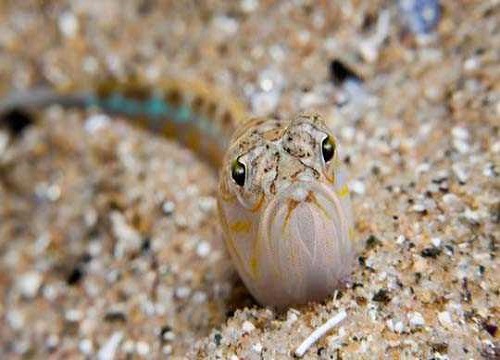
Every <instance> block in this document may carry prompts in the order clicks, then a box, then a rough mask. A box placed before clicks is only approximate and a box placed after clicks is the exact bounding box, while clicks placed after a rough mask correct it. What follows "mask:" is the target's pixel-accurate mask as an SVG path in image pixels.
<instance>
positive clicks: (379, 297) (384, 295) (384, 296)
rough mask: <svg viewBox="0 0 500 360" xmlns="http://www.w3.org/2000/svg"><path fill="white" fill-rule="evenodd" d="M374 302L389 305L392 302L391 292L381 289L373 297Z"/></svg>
mask: <svg viewBox="0 0 500 360" xmlns="http://www.w3.org/2000/svg"><path fill="white" fill-rule="evenodd" d="M372 300H373V301H376V302H381V303H384V304H387V303H389V302H390V301H391V297H390V295H389V291H387V290H386V289H380V290H379V291H377V292H376V293H375V295H373V298H372Z"/></svg>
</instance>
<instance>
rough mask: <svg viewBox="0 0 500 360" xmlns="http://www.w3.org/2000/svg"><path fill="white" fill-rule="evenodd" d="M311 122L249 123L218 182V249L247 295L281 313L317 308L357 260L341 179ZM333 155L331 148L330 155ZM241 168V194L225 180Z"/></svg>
mask: <svg viewBox="0 0 500 360" xmlns="http://www.w3.org/2000/svg"><path fill="white" fill-rule="evenodd" d="M328 136H330V137H331V138H333V134H331V132H330V130H329V129H328V128H327V126H326V125H325V123H324V121H323V120H322V118H321V117H320V116H319V115H317V114H310V115H306V114H302V115H299V116H297V117H296V118H294V119H291V120H275V119H269V118H257V119H252V120H250V121H249V122H247V123H246V124H244V125H243V126H242V127H241V128H240V129H238V130H237V131H236V133H235V134H234V135H233V137H232V140H231V142H230V146H229V148H228V150H227V152H226V155H225V157H224V161H223V165H222V169H221V174H220V180H219V213H220V218H221V222H222V226H223V229H224V232H225V235H226V238H225V240H226V245H227V249H228V251H229V253H230V254H231V257H232V259H233V262H234V264H235V266H236V268H237V269H238V272H239V274H240V276H241V277H242V279H243V281H244V283H245V284H246V286H247V287H248V289H249V290H250V292H251V293H252V295H253V296H254V297H255V298H256V299H257V301H259V302H260V303H261V304H263V305H268V306H273V307H276V308H279V309H281V308H284V307H286V306H289V305H295V304H304V303H307V302H309V301H315V300H323V299H324V298H325V297H327V296H328V295H330V294H332V293H333V291H334V290H335V289H336V288H337V287H338V286H339V285H341V282H342V281H343V280H345V279H346V277H347V276H348V275H349V273H350V271H351V269H352V265H353V263H354V259H355V255H356V253H357V249H356V244H355V242H354V239H353V236H352V235H353V216H352V209H351V203H350V197H349V190H348V188H347V184H346V182H347V176H346V175H347V174H346V171H345V169H344V167H343V166H342V164H341V163H340V161H339V155H338V151H336V153H335V156H334V158H333V159H331V160H330V161H328V162H325V161H324V160H323V157H322V152H321V144H322V141H323V140H324V139H325V138H326V137H328ZM337 149H338V147H337ZM235 159H238V161H239V162H241V163H242V164H244V165H245V168H246V172H247V174H246V179H245V184H244V185H243V186H240V185H238V184H237V183H236V182H235V181H234V180H233V179H232V177H231V171H232V165H231V164H233V162H234V161H235Z"/></svg>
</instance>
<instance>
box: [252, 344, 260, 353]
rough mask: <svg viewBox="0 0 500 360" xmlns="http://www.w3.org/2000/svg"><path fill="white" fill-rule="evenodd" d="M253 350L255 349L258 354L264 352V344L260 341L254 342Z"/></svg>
mask: <svg viewBox="0 0 500 360" xmlns="http://www.w3.org/2000/svg"><path fill="white" fill-rule="evenodd" d="M252 350H253V351H255V352H256V353H257V354H260V353H261V352H262V344H261V343H260V342H259V343H256V344H253V345H252Z"/></svg>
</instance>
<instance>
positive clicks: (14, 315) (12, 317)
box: [6, 310, 25, 330]
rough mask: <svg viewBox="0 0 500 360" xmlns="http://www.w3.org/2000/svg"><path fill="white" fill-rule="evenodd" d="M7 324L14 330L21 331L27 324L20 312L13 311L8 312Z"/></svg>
mask: <svg viewBox="0 0 500 360" xmlns="http://www.w3.org/2000/svg"><path fill="white" fill-rule="evenodd" d="M6 319H7V323H8V324H9V326H10V327H11V328H12V329H14V330H21V329H22V328H23V327H24V324H25V315H24V314H23V313H22V312H21V311H18V310H11V311H8V312H7V316H6Z"/></svg>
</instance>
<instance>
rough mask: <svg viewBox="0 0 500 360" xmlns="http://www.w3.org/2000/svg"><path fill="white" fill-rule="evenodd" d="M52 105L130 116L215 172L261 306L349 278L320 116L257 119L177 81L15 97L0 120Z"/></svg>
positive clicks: (348, 226)
mask: <svg viewBox="0 0 500 360" xmlns="http://www.w3.org/2000/svg"><path fill="white" fill-rule="evenodd" d="M50 103H60V104H62V105H66V106H83V107H99V108H101V109H102V110H103V111H106V112H110V113H115V114H120V115H124V116H126V117H127V118H128V119H130V121H131V122H133V123H134V124H136V125H138V126H141V127H145V128H148V129H151V130H152V131H154V132H158V133H161V134H163V135H166V136H168V137H172V138H176V139H179V140H180V141H181V142H183V143H184V144H186V145H187V146H188V147H190V148H192V149H193V150H195V151H196V152H197V153H199V154H200V155H201V157H203V158H205V159H207V160H208V161H210V163H211V164H212V165H213V166H214V167H216V168H218V169H219V172H220V176H219V192H218V208H219V218H220V222H221V225H222V229H223V231H224V237H225V243H226V247H227V250H228V252H229V254H230V256H231V258H232V260H233V263H234V265H235V267H236V269H237V270H238V273H239V275H240V276H241V278H242V279H243V281H244V283H245V285H246V286H247V288H248V289H249V291H250V292H251V294H252V295H253V296H254V297H255V299H256V300H257V301H258V302H259V303H261V304H263V305H267V306H272V307H276V308H284V307H286V306H289V305H292V304H303V303H306V302H309V301H315V300H322V299H324V298H325V297H327V296H328V295H330V294H332V293H333V291H334V290H335V289H336V288H337V287H339V286H340V285H341V282H342V281H343V280H345V279H346V278H347V276H348V275H349V273H350V271H351V269H352V266H353V264H354V259H355V257H356V253H357V246H356V242H355V239H354V237H353V233H354V230H353V216H352V209H351V202H350V197H349V189H348V187H347V172H346V170H345V168H344V167H343V165H342V164H341V162H340V160H339V146H338V144H337V141H336V139H335V137H334V135H333V134H332V132H331V131H330V129H328V127H327V126H326V125H325V122H324V121H323V119H322V118H321V116H320V115H318V114H300V115H297V116H295V117H294V118H292V119H283V120H278V119H273V118H250V117H249V116H248V115H247V113H246V110H245V107H244V106H243V105H242V104H241V103H240V102H239V101H238V100H237V99H235V98H234V97H233V96H230V95H228V94H226V93H224V92H222V91H220V90H217V89H213V88H211V87H208V86H207V85H205V84H203V83H202V82H199V81H188V80H178V79H172V80H165V81H163V82H162V83H161V84H159V85H158V86H156V87H155V88H154V89H153V88H149V87H144V86H140V85H139V84H137V83H135V82H134V83H130V82H124V83H118V82H106V83H104V84H103V85H100V86H98V87H97V90H96V91H95V92H74V93H71V94H68V95H59V94H57V93H55V92H53V91H51V90H36V91H31V92H28V93H26V94H14V95H12V96H9V97H7V98H5V99H3V100H0V114H2V113H5V112H7V111H9V110H12V109H14V108H19V107H21V108H22V107H28V108H29V107H40V106H45V105H48V104H50Z"/></svg>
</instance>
